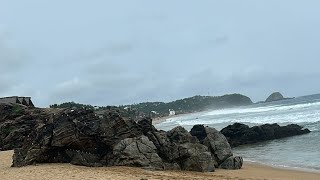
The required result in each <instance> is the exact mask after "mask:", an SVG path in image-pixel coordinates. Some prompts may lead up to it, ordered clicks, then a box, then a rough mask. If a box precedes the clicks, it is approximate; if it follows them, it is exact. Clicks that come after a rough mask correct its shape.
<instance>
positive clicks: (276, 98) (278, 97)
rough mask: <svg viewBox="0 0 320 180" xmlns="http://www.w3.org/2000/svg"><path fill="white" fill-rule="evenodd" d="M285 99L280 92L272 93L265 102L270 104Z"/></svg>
mask: <svg viewBox="0 0 320 180" xmlns="http://www.w3.org/2000/svg"><path fill="white" fill-rule="evenodd" d="M284 99H285V98H284V97H283V95H282V94H281V93H280V92H274V93H272V94H271V95H270V96H269V97H268V98H267V99H266V102H272V101H280V100H284Z"/></svg>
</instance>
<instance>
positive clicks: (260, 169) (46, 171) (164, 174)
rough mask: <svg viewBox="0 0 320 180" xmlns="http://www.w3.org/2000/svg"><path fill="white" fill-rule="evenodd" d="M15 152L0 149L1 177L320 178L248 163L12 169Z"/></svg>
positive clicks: (55, 179) (97, 179) (131, 179)
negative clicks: (203, 169)
mask: <svg viewBox="0 0 320 180" xmlns="http://www.w3.org/2000/svg"><path fill="white" fill-rule="evenodd" d="M12 154H13V151H4V152H0V180H13V179H14V180H74V179H77V180H80V179H81V180H87V179H88V180H89V179H93V180H106V179H114V180H122V179H123V180H127V179H128V180H136V179H137V180H141V179H148V180H151V179H158V180H160V179H161V180H169V179H170V180H171V179H174V180H187V179H199V180H205V179H217V180H219V179H228V180H233V179H237V180H246V179H248V180H250V179H261V180H269V179H287V180H291V179H297V180H299V179H301V180H320V174H318V173H309V172H302V171H293V170H286V169H277V168H273V167H268V166H263V165H259V164H248V163H246V164H245V165H244V167H243V169H241V170H235V171H232V170H217V171H216V172H213V173H200V172H183V171H149V170H144V169H140V168H131V167H99V168H90V167H82V166H74V165H70V164H41V165H36V166H27V167H22V168H11V167H10V166H11V162H12Z"/></svg>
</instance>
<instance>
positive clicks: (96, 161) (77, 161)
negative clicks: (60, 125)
mask: <svg viewBox="0 0 320 180" xmlns="http://www.w3.org/2000/svg"><path fill="white" fill-rule="evenodd" d="M66 153H67V154H68V156H69V157H70V159H71V161H70V163H71V164H74V165H80V166H89V167H101V166H103V165H102V163H100V156H99V155H96V154H91V153H87V152H82V151H67V152H66Z"/></svg>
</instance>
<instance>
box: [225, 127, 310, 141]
mask: <svg viewBox="0 0 320 180" xmlns="http://www.w3.org/2000/svg"><path fill="white" fill-rule="evenodd" d="M221 133H222V134H223V135H224V136H225V137H226V138H227V139H228V142H229V143H230V145H231V146H232V147H236V146H239V145H243V144H253V143H257V142H261V141H266V140H272V139H279V138H284V137H289V136H296V135H302V134H307V133H310V130H309V129H303V127H301V126H299V125H296V124H290V125H287V126H279V125H278V124H264V125H261V126H254V127H251V128H250V127H249V126H247V125H245V124H241V123H235V124H233V125H229V126H227V127H225V128H223V129H222V130H221Z"/></svg>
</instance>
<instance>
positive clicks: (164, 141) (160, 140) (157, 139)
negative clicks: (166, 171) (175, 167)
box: [147, 131, 179, 163]
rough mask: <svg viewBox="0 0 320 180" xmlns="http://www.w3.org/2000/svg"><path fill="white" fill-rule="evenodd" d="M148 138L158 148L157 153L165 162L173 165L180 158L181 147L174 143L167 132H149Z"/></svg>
mask: <svg viewBox="0 0 320 180" xmlns="http://www.w3.org/2000/svg"><path fill="white" fill-rule="evenodd" d="M147 137H148V138H149V139H150V141H152V142H153V144H154V145H155V146H156V148H157V153H158V154H159V156H160V157H161V158H162V159H163V160H164V161H165V162H168V163H173V162H174V161H175V160H176V159H178V158H179V151H178V150H179V149H178V146H179V145H178V144H176V143H172V142H171V140H170V139H169V138H168V136H167V133H166V132H165V131H152V132H148V133H147Z"/></svg>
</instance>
